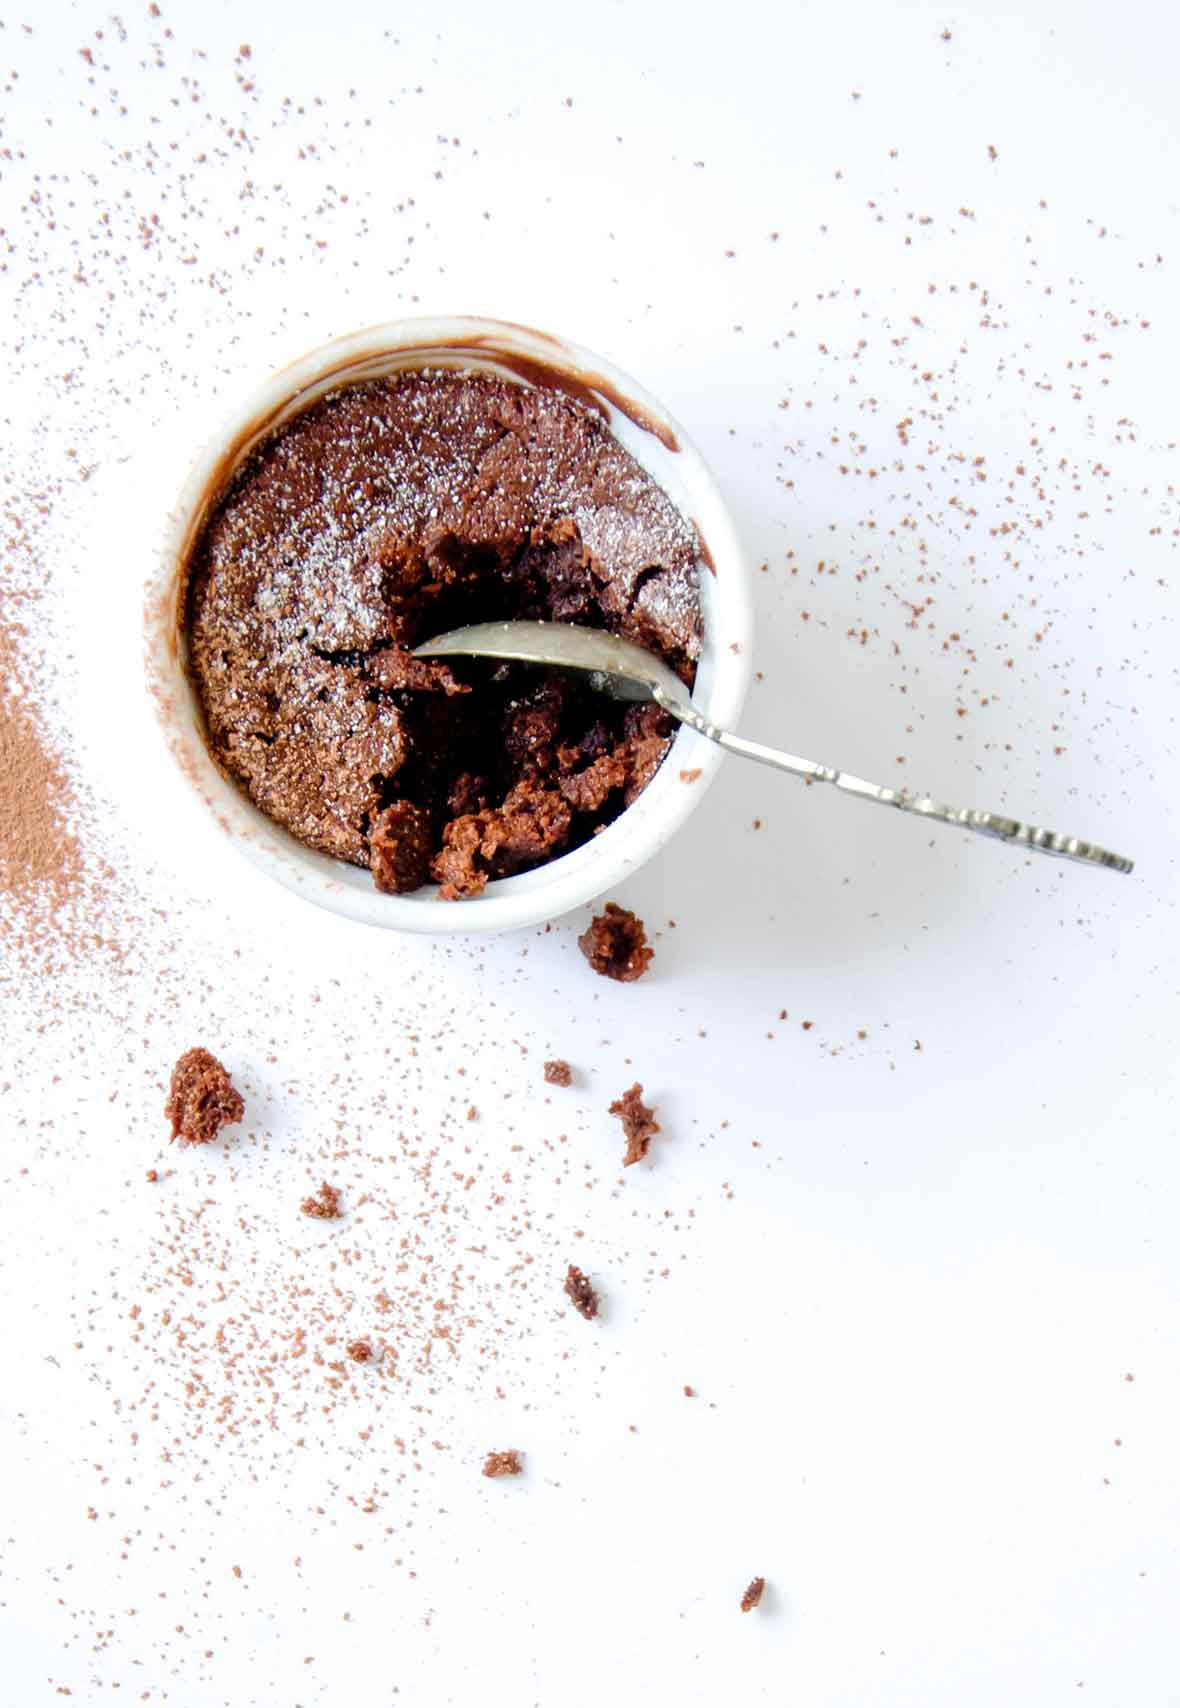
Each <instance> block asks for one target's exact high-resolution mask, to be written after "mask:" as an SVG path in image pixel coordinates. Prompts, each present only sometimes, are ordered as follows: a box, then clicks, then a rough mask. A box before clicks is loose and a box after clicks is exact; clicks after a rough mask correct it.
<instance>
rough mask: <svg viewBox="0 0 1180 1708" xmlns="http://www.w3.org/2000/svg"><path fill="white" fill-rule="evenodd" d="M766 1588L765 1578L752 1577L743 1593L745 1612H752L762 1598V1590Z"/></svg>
mask: <svg viewBox="0 0 1180 1708" xmlns="http://www.w3.org/2000/svg"><path fill="white" fill-rule="evenodd" d="M765 1588H766V1579H765V1578H751V1579H750V1581H749V1583H748V1584H747V1585H746V1588H745V1592H744V1594H743V1595H742V1600H741V1608H742V1612H743V1613H752V1612H753V1611H754V1609H755V1608H756V1607H757V1606H758V1603H759V1602H760V1601H761V1600H762V1591H763V1590H764V1589H765Z"/></svg>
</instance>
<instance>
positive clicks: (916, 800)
mask: <svg viewBox="0 0 1180 1708" xmlns="http://www.w3.org/2000/svg"><path fill="white" fill-rule="evenodd" d="M651 692H652V698H653V699H654V700H655V701H656V703H657V705H660V706H662V707H663V708H664V710H665V711H666V712H671V714H672V716H673V717H674V718H678V719H679V720H680V722H681V723H685V724H687V725H688V726H689V728H690V729H695V730H696V731H697V733H698V735H703V736H707V737H708V739H709V740H710V741H715V742H716V743H717V745H718V746H719V747H724V748H725V749H726V750H727V751H728V752H730V753H740V754H741V755H742V756H743V758H746V759H756V760H757V761H758V762H759V764H761V765H772V766H774V768H775V769H776V770H778V771H789V772H790V774H791V775H792V776H793V777H802V778H804V779H805V780H806V781H807V782H809V783H833V784H834V785H835V786H836V788H837V789H843V791H844V793H845V794H847V795H855V796H856V797H857V798H858V799H859V800H862V801H875V802H876V803H877V804H878V805H879V806H883V807H897V808H898V810H899V811H901V812H912V813H916V814H917V815H918V817H919V818H925V819H931V820H933V821H934V822H935V823H936V824H949V825H953V826H954V827H955V828H956V829H957V830H975V831H978V832H979V834H980V835H981V836H994V837H998V838H999V839H1000V841H1001V842H1017V843H1019V844H1021V846H1022V847H1025V848H1032V849H1035V850H1036V851H1037V853H1038V854H1056V855H1059V856H1061V858H1063V859H1067V860H1082V861H1084V862H1085V863H1086V864H1087V865H1090V866H1107V867H1109V868H1110V870H1111V871H1114V872H1130V871H1132V870H1133V868H1134V861H1133V860H1128V859H1125V858H1124V856H1123V855H1121V854H1112V853H1110V852H1109V850H1108V849H1106V848H1099V847H1098V846H1097V844H1096V843H1093V842H1083V841H1081V839H1080V838H1079V837H1076V836H1062V835H1061V834H1060V833H1059V832H1058V831H1055V830H1042V829H1041V828H1040V827H1039V826H1038V825H1035V824H1022V823H1021V822H1020V820H1019V819H1015V818H1008V817H1007V816H1006V815H1005V814H1002V813H994V812H979V811H976V810H975V809H974V808H973V807H951V806H944V805H943V804H942V803H941V802H940V801H935V800H932V799H931V797H930V796H929V795H916V794H914V793H913V791H912V790H910V789H889V788H885V787H884V786H883V785H882V784H880V783H868V782H866V781H865V779H864V778H863V777H854V776H853V775H852V773H851V772H849V771H837V770H835V769H834V767H832V766H831V765H819V764H817V763H816V761H815V760H813V759H800V758H799V757H798V756H797V755H796V754H794V753H783V752H781V751H780V750H779V749H778V748H776V747H764V746H763V744H762V743H761V742H760V741H747V740H746V739H745V737H744V736H740V735H731V734H730V733H729V731H728V730H724V729H719V728H718V726H717V725H716V724H712V723H710V722H709V720H708V719H707V718H706V717H703V716H702V715H701V713H700V712H698V711H697V709H696V707H695V706H692V705H690V704H689V703H688V702H687V701H686V700H682V699H680V697H679V696H678V695H672V694H669V693H667V692H666V691H665V690H664V689H663V688H659V687H655V688H653V689H652V691H651Z"/></svg>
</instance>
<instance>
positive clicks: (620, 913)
mask: <svg viewBox="0 0 1180 1708" xmlns="http://www.w3.org/2000/svg"><path fill="white" fill-rule="evenodd" d="M578 948H579V949H580V950H581V951H582V953H583V955H585V957H586V959H587V960H588V961H589V963H590V965H591V966H592V967H593V968H594V971H595V972H596V973H601V974H602V976H603V978H606V979H615V980H617V982H618V983H619V984H632V983H633V982H634V981H635V980H636V979H638V978H642V977H643V974H644V973H645V972H646V971H647V969H648V967H649V966H650V965H651V961H652V958H653V956H654V954H655V950H654V949H652V948H651V946H650V945H649V943H648V941H647V933H646V932H645V930H644V928H643V921H642V919H639V918H637V917H636V915H635V914H633V913H632V912H631V910H630V908H626V907H620V906H619V905H618V903H617V902H613V901H608V902H607V904H606V906H605V907H604V908H603V910H602V912H601V913H599V914H596V915H595V916H594V918H593V919H592V920H591V921H590V924H589V925H588V926H587V927H586V929H585V931H583V933H582V935H581V936H580V937H579V938H578Z"/></svg>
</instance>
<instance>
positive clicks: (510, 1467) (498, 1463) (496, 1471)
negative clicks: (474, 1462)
mask: <svg viewBox="0 0 1180 1708" xmlns="http://www.w3.org/2000/svg"><path fill="white" fill-rule="evenodd" d="M523 1470H524V1462H523V1459H522V1457H521V1454H520V1452H519V1450H518V1449H517V1448H515V1447H507V1448H505V1449H504V1450H503V1452H500V1453H489V1454H488V1456H487V1458H486V1459H485V1460H484V1462H483V1474H484V1476H485V1477H519V1475H520V1473H521V1472H522V1471H523Z"/></svg>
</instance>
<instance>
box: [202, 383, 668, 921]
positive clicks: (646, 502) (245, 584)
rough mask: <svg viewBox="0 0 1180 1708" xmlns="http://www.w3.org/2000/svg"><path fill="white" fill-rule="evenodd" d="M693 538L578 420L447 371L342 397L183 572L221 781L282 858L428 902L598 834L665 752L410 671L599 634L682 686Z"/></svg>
mask: <svg viewBox="0 0 1180 1708" xmlns="http://www.w3.org/2000/svg"><path fill="white" fill-rule="evenodd" d="M698 554H699V543H698V539H697V535H696V531H695V529H694V527H693V525H692V523H691V522H689V521H688V520H687V519H686V518H685V517H684V516H683V515H682V514H681V513H680V511H679V510H677V508H676V507H675V505H674V504H673V503H672V501H671V500H670V499H669V498H668V496H667V495H666V493H664V492H663V490H662V489H661V488H660V487H659V486H657V485H656V483H655V482H654V481H653V480H652V479H651V477H650V476H649V475H647V474H646V473H645V472H644V470H643V469H642V468H640V466H639V464H638V463H637V462H636V461H635V460H634V458H633V457H631V456H630V455H629V454H628V452H627V451H625V450H624V449H623V447H622V446H621V445H620V444H619V442H618V441H617V440H616V439H615V438H614V437H613V436H612V434H611V433H610V431H609V429H608V428H607V426H606V424H605V422H604V421H603V420H602V419H601V418H600V417H599V416H598V415H597V414H595V413H594V412H593V411H592V410H591V409H590V408H588V407H585V406H584V405H583V404H581V403H580V402H576V401H574V400H573V399H572V398H570V397H567V396H566V395H565V394H564V393H562V392H560V391H558V390H557V389H556V388H547V387H543V386H528V385H522V384H518V383H516V382H515V381H512V380H509V379H502V378H499V377H497V376H493V375H490V374H487V373H483V372H478V371H474V370H470V369H467V370H463V369H422V370H415V371H412V372H408V373H403V374H401V375H395V376H393V377H391V378H389V379H385V380H375V381H366V382H363V383H358V384H353V385H345V386H342V387H341V388H340V389H339V390H338V391H336V392H334V393H330V394H329V395H327V396H326V397H324V398H323V399H322V400H321V401H320V402H318V403H316V404H314V405H313V406H312V407H310V408H309V409H307V410H305V411H304V412H303V413H302V414H300V415H298V416H297V417H295V419H294V420H292V421H291V422H289V423H288V424H287V425H286V426H285V427H283V428H281V429H280V430H279V431H278V432H277V433H275V434H274V435H273V436H272V437H270V438H269V439H267V440H265V441H264V442H263V443H262V444H261V445H260V446H259V447H258V448H257V449H255V450H254V451H253V452H252V453H251V454H250V456H249V457H248V458H247V460H246V461H245V463H244V464H243V466H242V467H241V468H240V469H239V470H238V472H237V473H236V474H235V476H234V477H233V479H232V481H231V482H230V484H229V485H228V487H227V489H226V491H225V492H224V493H223V494H222V496H221V497H220V498H219V500H218V501H217V503H216V505H215V507H214V509H213V511H212V513H211V515H210V518H209V520H208V522H207V523H206V525H205V527H204V529H203V531H202V533H201V535H200V537H199V539H198V540H197V543H196V546H195V549H194V552H193V555H192V558H191V560H190V573H189V583H188V613H187V616H188V639H189V655H190V668H191V672H192V676H193V679H194V683H195V686H196V689H197V692H198V694H199V697H200V700H201V704H202V707H203V711H204V717H205V726H206V739H207V742H208V745H209V747H210V750H211V752H212V754H213V756H214V758H215V759H216V760H217V762H218V764H219V765H220V766H221V767H222V769H223V770H225V771H226V772H227V773H228V774H229V775H230V776H231V777H232V778H233V779H234V780H235V781H236V782H237V784H238V785H239V786H240V787H241V788H242V789H243V790H244V791H245V793H246V794H247V795H248V796H249V798H250V799H251V800H252V801H253V802H254V804H255V805H256V806H257V807H259V808H260V809H261V811H262V812H264V813H266V814H267V815H268V816H269V817H270V818H272V819H274V820H275V821H276V822H277V823H279V824H281V825H283V826H284V827H285V828H286V829H287V830H288V831H290V833H291V834H292V835H293V836H295V837H297V838H298V840H299V841H300V842H303V843H306V844H307V845H308V846H309V847H311V848H315V849H318V850H320V851H321V852H323V853H325V854H330V855H333V856H335V857H336V858H338V859H341V860H349V861H351V862H353V864H355V865H358V866H368V867H370V868H371V869H372V870H373V873H374V880H375V882H376V883H377V884H378V885H379V887H381V888H383V889H387V890H391V891H396V892H399V893H404V892H406V891H410V890H414V889H416V888H418V887H419V886H420V885H422V884H424V883H428V882H430V881H431V880H433V881H435V882H437V883H439V884H440V885H441V886H442V894H443V895H444V896H445V897H448V898H454V897H458V896H464V895H475V894H478V893H479V891H480V890H481V889H482V888H483V887H484V885H485V884H486V883H487V881H488V879H489V878H491V877H500V876H503V875H506V874H508V873H511V872H515V871H521V870H523V869H525V868H526V867H529V866H535V865H538V864H540V863H541V862H542V861H545V860H549V859H552V858H553V857H554V856H555V855H557V854H561V853H564V852H566V851H567V850H568V849H571V848H574V847H577V846H578V845H579V844H580V843H582V842H585V841H586V840H587V838H588V837H590V836H592V835H593V834H594V832H595V831H596V830H598V829H600V828H601V827H602V826H603V825H605V824H608V823H609V822H610V821H611V820H612V819H614V818H616V817H617V816H618V814H619V813H620V812H621V811H622V810H623V808H624V807H625V806H626V805H628V804H629V803H630V802H631V801H632V800H633V799H634V798H635V796H636V795H637V794H638V793H639V791H640V790H641V789H643V788H644V786H645V785H646V784H647V782H648V781H649V780H650V778H651V777H652V776H653V774H654V773H655V771H656V769H657V767H658V766H659V764H660V761H661V760H662V759H663V757H664V754H665V753H666V751H667V749H668V747H669V745H670V741H671V736H672V734H673V726H672V723H671V720H669V719H668V718H667V717H666V715H665V714H664V713H663V712H661V711H660V710H659V709H658V708H657V707H654V706H647V705H644V706H623V705H620V704H618V703H617V702H614V701H612V700H609V699H606V698H605V697H603V696H602V695H599V694H595V693H594V692H593V690H591V689H590V687H589V686H588V684H587V683H585V682H584V681H582V680H580V679H579V678H577V677H576V676H574V675H566V674H562V673H558V672H554V671H544V670H537V669H535V668H530V667H528V666H525V665H518V664H496V663H493V662H491V661H486V660H474V659H473V660H464V661H462V662H460V663H455V664H447V665H444V664H442V663H435V662H431V661H426V660H421V659H415V658H412V657H411V656H410V649H411V648H412V647H414V646H416V645H417V644H418V643H419V642H420V641H424V640H427V639H429V638H430V637H431V636H432V635H435V634H439V633H441V632H442V631H444V630H446V629H452V628H456V627H459V626H460V625H462V624H465V623H474V622H485V621H489V620H493V619H498V618H505V617H530V618H547V619H550V620H553V621H557V622H569V623H580V624H583V625H586V626H589V627H595V628H607V629H609V630H610V631H611V632H612V633H614V634H620V635H625V636H626V637H627V638H628V639H630V640H633V641H636V642H638V644H639V645H641V646H645V647H647V648H648V649H649V650H650V651H652V652H654V653H657V654H658V655H659V656H660V657H661V658H662V659H664V661H665V662H666V663H667V664H669V665H670V666H671V667H672V669H673V670H675V671H676V672H677V673H678V674H679V675H680V677H681V678H682V679H683V680H684V681H685V682H686V683H688V684H690V685H691V683H692V680H693V676H694V673H695V668H696V659H697V656H698V654H699V651H700V635H701V622H700V610H699V605H698V598H697V566H698Z"/></svg>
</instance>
